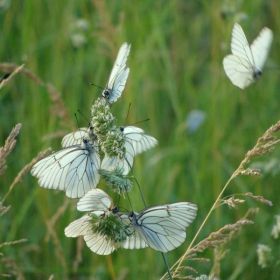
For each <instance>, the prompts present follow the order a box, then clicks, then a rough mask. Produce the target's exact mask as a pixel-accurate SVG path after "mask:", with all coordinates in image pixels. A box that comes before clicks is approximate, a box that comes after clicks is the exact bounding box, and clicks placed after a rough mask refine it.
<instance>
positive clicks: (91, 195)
mask: <svg viewBox="0 0 280 280" xmlns="http://www.w3.org/2000/svg"><path fill="white" fill-rule="evenodd" d="M113 207H114V203H113V201H112V199H111V197H109V195H108V194H107V193H105V192H104V191H102V190H101V189H92V190H90V191H89V192H87V193H86V194H85V196H83V197H82V198H81V199H80V200H79V202H78V204H77V209H78V210H79V211H88V212H89V211H94V210H107V209H113Z"/></svg>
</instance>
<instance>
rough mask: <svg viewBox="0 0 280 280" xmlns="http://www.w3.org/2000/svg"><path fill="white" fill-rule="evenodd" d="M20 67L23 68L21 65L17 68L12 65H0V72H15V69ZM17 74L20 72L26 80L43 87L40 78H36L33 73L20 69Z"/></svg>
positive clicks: (15, 65)
mask: <svg viewBox="0 0 280 280" xmlns="http://www.w3.org/2000/svg"><path fill="white" fill-rule="evenodd" d="M20 67H23V65H22V66H19V65H17V64H14V63H0V70H1V71H3V72H11V71H15V70H16V69H18V68H20ZM19 72H20V74H22V75H24V76H26V77H27V78H29V79H30V80H32V81H34V82H35V83H37V84H39V85H44V82H43V81H42V80H41V79H40V78H38V77H37V76H36V75H35V74H34V73H32V72H31V71H29V70H27V69H26V68H21V69H20V71H19Z"/></svg>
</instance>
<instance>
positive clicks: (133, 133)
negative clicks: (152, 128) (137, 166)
mask: <svg viewBox="0 0 280 280" xmlns="http://www.w3.org/2000/svg"><path fill="white" fill-rule="evenodd" d="M123 133H124V135H125V141H126V143H129V144H130V145H131V146H132V149H133V150H134V156H135V155H137V154H141V153H143V152H145V151H147V150H148V149H151V148H153V147H155V146H156V145H157V143H158V141H157V140H156V139H155V138H154V137H152V136H149V135H147V134H145V133H144V130H143V129H141V128H138V127H135V126H126V127H125V128H124V131H123Z"/></svg>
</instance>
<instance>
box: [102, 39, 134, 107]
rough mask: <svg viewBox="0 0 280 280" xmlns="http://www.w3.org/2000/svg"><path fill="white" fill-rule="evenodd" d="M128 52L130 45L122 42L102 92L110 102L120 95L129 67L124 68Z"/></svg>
mask: <svg viewBox="0 0 280 280" xmlns="http://www.w3.org/2000/svg"><path fill="white" fill-rule="evenodd" d="M129 52H130V45H128V44H127V43H124V44H122V46H121V47H120V50H119V52H118V55H117V59H116V61H115V64H114V66H113V69H112V72H111V74H110V77H109V81H108V84H107V85H106V88H105V90H104V91H103V92H102V96H103V97H104V98H106V100H107V101H108V102H109V103H110V104H111V103H114V102H116V100H117V99H118V98H119V97H120V96H121V94H122V91H123V89H124V87H125V83H126V80H127V78H128V74H129V68H126V64H125V63H126V60H127V57H128V55H129Z"/></svg>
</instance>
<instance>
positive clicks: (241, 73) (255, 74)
mask: <svg viewBox="0 0 280 280" xmlns="http://www.w3.org/2000/svg"><path fill="white" fill-rule="evenodd" d="M272 39H273V34H272V31H271V30H270V29H268V28H267V27H264V28H263V29H262V31H261V32H260V35H259V36H258V37H257V38H256V39H255V40H254V41H253V43H252V44H251V45H249V43H248V41H247V39H246V36H245V34H244V32H243V30H242V28H241V26H240V25H239V24H238V23H235V24H234V26H233V30H232V38H231V52H232V54H230V55H227V56H226V57H225V58H224V60H223V65H224V69H225V72H226V74H227V76H228V77H229V79H230V80H231V82H232V83H233V84H234V85H235V86H237V87H239V88H241V89H244V88H246V87H247V86H249V85H250V84H251V83H253V82H256V81H257V80H258V79H259V78H260V76H261V75H262V68H263V66H264V63H265V61H266V58H267V55H268V53H269V49H270V45H271V43H272Z"/></svg>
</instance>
